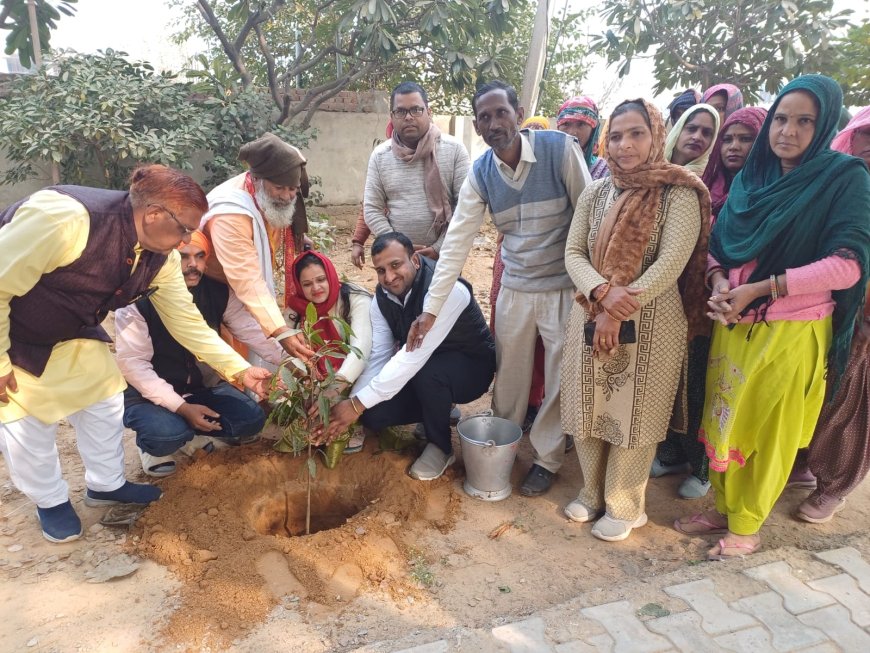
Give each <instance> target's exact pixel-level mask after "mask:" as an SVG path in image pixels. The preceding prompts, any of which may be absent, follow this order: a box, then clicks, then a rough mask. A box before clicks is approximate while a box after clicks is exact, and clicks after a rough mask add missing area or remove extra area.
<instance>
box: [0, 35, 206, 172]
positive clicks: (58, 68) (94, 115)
mask: <svg viewBox="0 0 870 653" xmlns="http://www.w3.org/2000/svg"><path fill="white" fill-rule="evenodd" d="M124 57H125V54H124V53H122V52H115V51H113V50H106V51H105V52H103V53H101V54H97V55H80V54H70V53H60V54H58V55H56V56H54V57H52V58H51V59H49V60H48V61H47V64H46V65H45V66H43V67H42V68H41V69H40V70H39V71H38V72H37V73H35V74H33V75H22V76H20V77H18V78H17V79H15V80H14V81H13V82H12V83H11V84H10V85H9V87H8V90H7V94H6V95H5V97H3V98H0V147H2V148H3V149H5V150H6V154H7V158H8V159H9V160H10V161H12V162H14V163H15V165H14V166H13V167H12V168H11V169H10V170H7V171H6V173H5V175H4V176H3V178H2V180H0V183H4V184H14V183H17V182H19V181H22V180H24V179H27V178H28V177H31V176H34V175H36V174H37V170H35V168H34V166H35V165H38V164H39V163H40V162H42V163H43V164H46V165H50V164H52V163H55V164H57V165H58V166H59V169H60V179H59V180H58V181H60V182H63V183H84V182H85V181H86V180H87V179H88V178H89V173H91V171H92V170H93V169H94V168H96V169H97V170H98V174H99V176H100V177H101V178H102V179H101V183H100V184H99V185H101V186H103V187H106V188H124V187H125V186H126V183H127V177H128V176H129V173H130V170H131V168H133V167H134V166H135V165H136V164H137V163H139V162H150V163H163V164H166V165H171V166H174V167H177V168H190V167H191V158H192V156H193V154H194V152H195V151H196V150H198V149H203V148H205V149H207V148H208V146H209V144H210V137H211V134H212V132H213V127H214V122H213V118H212V117H211V116H210V115H209V114H208V113H207V112H206V111H204V110H203V109H202V108H201V107H199V106H198V105H197V104H196V103H192V102H191V97H190V96H191V89H190V85H189V84H184V83H180V82H179V81H177V80H176V79H175V78H174V77H173V76H171V75H166V74H157V73H155V72H154V70H153V68H152V67H151V65H150V64H148V63H144V62H130V61H127V60H126V59H125V58H124Z"/></svg>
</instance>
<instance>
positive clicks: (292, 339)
mask: <svg viewBox="0 0 870 653" xmlns="http://www.w3.org/2000/svg"><path fill="white" fill-rule="evenodd" d="M272 335H275V334H272ZM278 344H279V345H281V347H283V349H284V351H286V352H287V353H288V354H290V355H291V356H295V357H296V358H298V359H299V360H301V361H303V362H305V361H307V360H308V359H309V358H311V357H312V356H314V350H312V349H309V348H308V345H306V344H305V338H303V337H302V333H301V332H300V333H297V334H295V335H292V336H287V337H286V338H283V339H281V340H279V341H278Z"/></svg>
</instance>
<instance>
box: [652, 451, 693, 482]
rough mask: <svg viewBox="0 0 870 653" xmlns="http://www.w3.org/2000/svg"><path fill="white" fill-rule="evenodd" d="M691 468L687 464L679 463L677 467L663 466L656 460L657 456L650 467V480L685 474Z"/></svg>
mask: <svg viewBox="0 0 870 653" xmlns="http://www.w3.org/2000/svg"><path fill="white" fill-rule="evenodd" d="M691 471H692V466H691V465H690V464H689V463H679V464H677V465H664V464H662V462H661V461H660V460H659V459H658V456H656V457H655V458H653V461H652V466H651V467H650V470H649V477H650V478H659V477H660V476H667V475H668V474H685V473H686V472H691Z"/></svg>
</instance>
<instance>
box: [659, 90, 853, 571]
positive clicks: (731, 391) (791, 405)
mask: <svg viewBox="0 0 870 653" xmlns="http://www.w3.org/2000/svg"><path fill="white" fill-rule="evenodd" d="M842 103H843V96H842V93H841V91H840V87H839V86H838V85H837V83H836V82H834V80H832V79H830V78H828V77H824V76H822V75H805V76H802V77H798V78H797V79H795V80H793V81H792V82H790V83H789V84H787V85H786V86H785V88H783V90H782V92H781V93H780V95H779V97H778V98H777V100H776V102H774V104H773V106H772V107H771V109H770V112H769V113H768V116H767V118H766V119H765V121H764V124H763V125H762V128H761V131H760V132H759V135H758V139H757V140H756V142H755V145H754V146H753V148H752V151H751V152H750V154H749V157H748V158H747V160H746V164H745V166H744V167H743V169H742V171H741V172H740V173H738V174H737V176H736V177H735V178H734V181H733V182H732V186H731V191H730V193H729V195H728V199H727V201H726V202H725V205H724V206H723V207H722V210H721V211H720V213H719V217H718V220H717V222H716V225H715V227H714V228H713V233H712V235H711V238H710V259H709V268H708V279H709V280H710V284H711V287H712V295H711V297H710V300H709V302H708V305H709V307H710V312H709V314H708V315H709V317H710V318H711V319H713V320H714V321H715V325H714V330H713V341H712V345H711V349H710V360H709V366H708V371H707V396H706V403H705V407H704V416H703V418H702V424H701V433H700V436H699V437H700V439H701V440H702V441H703V442H704V443H705V446H706V450H707V455H708V456H709V458H710V468H711V470H712V473H711V479H710V480H711V482H712V484H713V488H714V489H715V491H716V510H715V511H710V512H707V513H703V514H696V515H692V516H690V517H684V518H682V519H679V520H677V522H675V524H674V527H675V528H676V529H677V530H678V531H681V532H683V533H691V534H698V533H725V535H724V536H723V537H722V539H720V540H719V541H718V543H717V544H716V546H714V547H713V548H712V549H711V550H710V552H709V554H708V557H709V558H710V559H713V560H722V559H726V558H731V557H735V556H742V555H746V554H749V553H752V552H754V551H756V550H757V549H758V548H759V546H760V544H761V539H760V536H759V530H760V529H761V526H762V524H763V523H764V521H765V519H766V518H767V516H768V515H769V514H770V511H771V509H772V508H773V504H774V503H775V502H776V500H777V498H778V497H779V494H780V493H781V492H782V489H783V488H784V487H785V484H786V480H787V479H788V475H789V471H790V470H791V467H792V464H793V462H794V460H795V455H796V454H797V450H798V448H800V447H806V446H807V444H808V443H809V441H810V439H811V437H812V434H813V430H814V428H815V425H816V421H817V419H818V416H819V412H820V410H821V408H822V404H823V402H824V398H825V391H826V376H827V383H828V384H830V385H831V386H832V387H836V385H837V383H838V380H839V377H840V375H841V374H842V372H843V369H844V367H845V363H846V360H847V358H848V354H849V345H850V340H851V337H852V332H853V328H854V322H855V319H856V317H857V316H858V315H859V311H860V307H861V304H862V302H863V298H864V292H863V291H864V285H865V284H866V282H867V274H868V259H870V221H868V219H867V216H868V215H870V176H868V174H867V171H866V168H865V166H864V164H863V162H862V161H861V160H860V159H856V158H854V157H850V156H847V155H844V154H841V153H839V152H834V151H832V150H830V149H829V145H830V143H831V139H832V138H833V137H834V134H835V133H836V131H837V120H838V118H839V115H840V107H841V106H842Z"/></svg>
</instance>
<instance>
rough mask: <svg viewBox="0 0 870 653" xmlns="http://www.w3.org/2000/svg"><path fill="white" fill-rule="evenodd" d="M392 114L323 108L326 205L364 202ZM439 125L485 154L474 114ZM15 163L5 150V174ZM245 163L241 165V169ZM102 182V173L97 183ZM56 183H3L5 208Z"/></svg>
mask: <svg viewBox="0 0 870 653" xmlns="http://www.w3.org/2000/svg"><path fill="white" fill-rule="evenodd" d="M388 120H389V113H388V111H387V104H386V103H383V105H381V106H380V108H379V110H378V111H374V112H370V113H340V112H324V111H321V112H318V113H317V114H316V115H315V117H314V120H313V123H312V124H313V126H314V127H316V128H317V129H318V136H317V140H315V141H312V142H311V147H310V148H309V149H308V150H306V151H305V156H306V157H307V158H308V171H309V174H311V175H315V176H318V177H320V179H321V185H320V186H319V187H318V189H317V190H319V191H320V192H322V193H323V201H322V203H323V204H325V205H336V204H358V203H360V202H362V196H363V189H364V187H365V177H366V168H367V166H368V161H369V155H370V154H371V151H372V149H373V148H374V147H375V145H377V144H378V143H380V142H382V141H383V140H384V139H385V131H386V128H387V121H388ZM435 124H437V125H438V127H439V128H440V129H441V131H442V132H444V133H447V134H452V135H454V136H456V138H458V139H459V140H460V141H462V142H463V143H464V144H465V147H466V149H468V151H469V153H470V154H471V158H472V160H474V159H475V158H477V157H478V156H480V154H481V153H483V151H484V149H485V148H486V146H485V145H484V144H483V141H482V140H481V139H480V138H479V137H478V136H477V134H475V133H474V127H473V125H472V123H471V118H468V117H463V116H436V117H435ZM205 160H206V159H205V157H204V156H199V157H195V158H194V161H193V170H192V171H191V175H192V176H193V177H194V179H196V180H197V181H200V182H202V180H203V179H204V177H205V174H204V171H203V168H202V164H203V162H204V161H205ZM12 165H13V164H11V163H10V162H9V161H8V160H7V159H6V158H5V156H3V154H2V152H0V174H2V173H3V172H4V171H6V170H8V169H9V168H10V167H11V166H12ZM241 169H242V167H241V165H240V166H239V170H240V171H241ZM91 183H95V184H98V183H99V182H98V180H97V178H95V179H94V180H93V182H91ZM49 185H51V175H50V172H49V170H48V167H47V166H46V167H45V170H43V171H42V174H41V175H40V176H39V177H36V178H33V179H30V180H28V181H26V182H24V183H21V184H16V185H14V186H6V185H0V207H5V206H9V205H10V204H12V203H14V202H16V201H18V200H19V199H21V198H23V197H26V196H27V195H30V194H31V193H33V192H35V191H37V190H39V189H40V188H43V187H45V186H49Z"/></svg>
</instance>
